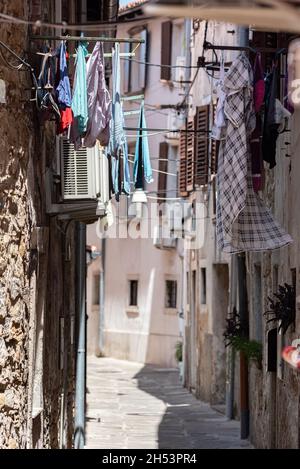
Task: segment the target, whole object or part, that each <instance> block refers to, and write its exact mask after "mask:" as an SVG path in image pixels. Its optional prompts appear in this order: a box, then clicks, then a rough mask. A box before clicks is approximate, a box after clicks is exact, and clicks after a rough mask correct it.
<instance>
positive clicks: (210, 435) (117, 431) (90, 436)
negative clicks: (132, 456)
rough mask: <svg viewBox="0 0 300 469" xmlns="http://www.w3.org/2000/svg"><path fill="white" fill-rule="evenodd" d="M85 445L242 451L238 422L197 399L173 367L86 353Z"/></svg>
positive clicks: (92, 446) (245, 446) (103, 447)
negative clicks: (234, 449) (182, 382)
mask: <svg viewBox="0 0 300 469" xmlns="http://www.w3.org/2000/svg"><path fill="white" fill-rule="evenodd" d="M87 377H88V379H87V387H88V390H87V413H86V420H87V425H86V448H89V449H91V448H94V449H95V448H96V449H105V448H111V449H133V448H136V449H138V448H141V449H154V448H168V449H177V448H180V449H193V448H197V449H201V448H211V449H222V448H223V449H225V448H226V449H230V448H232V449H233V448H236V449H242V448H250V447H251V446H250V444H249V442H248V440H245V441H243V440H240V438H239V432H240V429H239V428H240V427H239V422H237V421H234V420H230V421H228V419H226V417H224V416H223V415H222V414H221V413H220V412H218V411H216V410H213V409H212V408H211V407H210V406H209V405H208V404H205V403H203V402H201V401H199V400H197V399H196V398H195V397H194V396H193V395H192V394H190V393H189V392H188V391H187V390H186V389H184V388H183V387H182V385H181V383H180V382H179V375H178V372H177V370H175V369H171V368H170V369H167V368H159V367H157V366H150V365H145V366H144V365H141V364H139V363H134V362H127V361H121V360H116V359H111V358H96V357H93V356H89V357H88V375H87Z"/></svg>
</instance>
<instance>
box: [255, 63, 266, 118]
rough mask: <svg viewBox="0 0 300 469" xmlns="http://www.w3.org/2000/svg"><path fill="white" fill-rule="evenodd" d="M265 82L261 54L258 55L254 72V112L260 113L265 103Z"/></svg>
mask: <svg viewBox="0 0 300 469" xmlns="http://www.w3.org/2000/svg"><path fill="white" fill-rule="evenodd" d="M264 97H265V80H264V72H263V68H262V63H261V54H256V57H255V62H254V71H253V100H254V110H255V112H256V113H258V112H259V111H260V110H261V107H262V105H263V103H264Z"/></svg>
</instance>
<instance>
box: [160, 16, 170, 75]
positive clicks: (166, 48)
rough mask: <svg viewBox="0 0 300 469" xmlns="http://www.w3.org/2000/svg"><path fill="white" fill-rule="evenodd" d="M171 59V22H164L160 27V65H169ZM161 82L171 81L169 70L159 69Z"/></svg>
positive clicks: (168, 68)
mask: <svg viewBox="0 0 300 469" xmlns="http://www.w3.org/2000/svg"><path fill="white" fill-rule="evenodd" d="M171 57H172V22H171V21H164V22H163V23H162V25H161V65H171ZM160 78H161V80H170V79H171V68H170V67H161V69H160Z"/></svg>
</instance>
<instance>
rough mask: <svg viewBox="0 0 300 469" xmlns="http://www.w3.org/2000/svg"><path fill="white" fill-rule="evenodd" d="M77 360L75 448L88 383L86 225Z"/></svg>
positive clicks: (80, 251) (80, 258) (80, 232)
mask: <svg viewBox="0 0 300 469" xmlns="http://www.w3.org/2000/svg"><path fill="white" fill-rule="evenodd" d="M77 295H78V296H77V320H78V329H77V330H78V336H77V360H76V390H75V434H74V447H75V449H83V447H84V443H85V385H86V225H85V224H84V223H78V225H77Z"/></svg>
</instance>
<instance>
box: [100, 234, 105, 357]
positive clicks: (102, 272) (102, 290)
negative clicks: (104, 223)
mask: <svg viewBox="0 0 300 469" xmlns="http://www.w3.org/2000/svg"><path fill="white" fill-rule="evenodd" d="M105 256H106V238H105V237H103V238H102V247H101V264H102V265H101V269H100V276H99V277H100V278H99V282H100V285H99V296H100V298H99V334H98V340H99V344H98V345H99V347H98V348H99V356H100V357H102V356H103V354H104V315H105Z"/></svg>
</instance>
